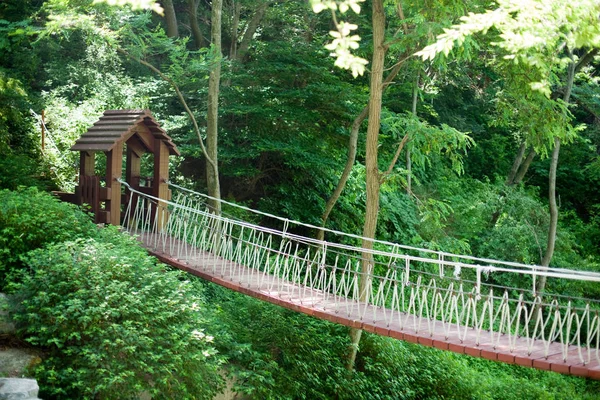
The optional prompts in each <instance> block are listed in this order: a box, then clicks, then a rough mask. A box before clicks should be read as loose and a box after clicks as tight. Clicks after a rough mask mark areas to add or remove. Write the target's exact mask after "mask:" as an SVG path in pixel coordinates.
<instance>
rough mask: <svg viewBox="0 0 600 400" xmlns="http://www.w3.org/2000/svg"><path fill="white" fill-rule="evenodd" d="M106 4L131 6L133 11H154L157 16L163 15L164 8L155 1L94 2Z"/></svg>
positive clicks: (122, 0)
mask: <svg viewBox="0 0 600 400" xmlns="http://www.w3.org/2000/svg"><path fill="white" fill-rule="evenodd" d="M97 3H106V4H108V5H111V6H124V5H129V6H131V8H132V9H133V10H140V9H142V10H152V11H154V12H155V13H157V14H160V15H163V12H164V10H163V8H162V7H161V6H160V4H159V3H158V2H157V1H154V0H94V4H97Z"/></svg>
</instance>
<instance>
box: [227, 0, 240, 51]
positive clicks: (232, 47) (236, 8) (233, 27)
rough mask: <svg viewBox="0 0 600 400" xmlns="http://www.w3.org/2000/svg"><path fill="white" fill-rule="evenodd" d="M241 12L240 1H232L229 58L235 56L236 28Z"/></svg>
mask: <svg viewBox="0 0 600 400" xmlns="http://www.w3.org/2000/svg"><path fill="white" fill-rule="evenodd" d="M241 12H242V3H241V2H239V1H237V2H235V1H234V2H233V20H232V21H231V45H230V46H229V59H230V60H235V59H236V58H237V48H238V29H239V27H240V26H239V25H240V13H241Z"/></svg>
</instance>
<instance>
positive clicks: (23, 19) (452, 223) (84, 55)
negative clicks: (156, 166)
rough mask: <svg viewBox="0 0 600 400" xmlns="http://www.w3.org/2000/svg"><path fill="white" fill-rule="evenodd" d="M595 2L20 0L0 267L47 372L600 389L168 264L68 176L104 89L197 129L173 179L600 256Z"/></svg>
mask: <svg viewBox="0 0 600 400" xmlns="http://www.w3.org/2000/svg"><path fill="white" fill-rule="evenodd" d="M571 3H576V4H571ZM599 13H600V4H599V3H598V2H597V1H593V0H589V1H588V0H586V1H578V2H569V1H565V0H526V1H515V0H498V1H488V0H469V1H458V0H415V1H410V2H409V1H402V0H367V1H364V2H363V1H358V0H350V1H337V2H336V1H318V0H313V1H306V0H299V1H295V0H294V1H292V0H286V1H283V0H225V1H222V0H213V1H208V0H206V1H205V0H162V1H160V2H153V1H143V0H128V1H114V0H113V1H109V0H103V1H102V0H101V1H98V0H96V1H93V0H3V1H2V2H1V3H0V190H1V191H0V256H1V258H2V259H1V260H0V278H1V279H0V289H1V290H2V291H5V292H7V293H10V294H12V296H13V299H14V304H13V305H12V307H13V309H12V313H13V315H14V318H15V320H16V321H17V323H18V324H19V326H20V332H21V335H22V337H23V340H25V341H26V342H27V343H29V345H32V346H37V347H39V348H40V349H42V350H43V352H44V354H45V356H44V357H42V362H41V364H39V365H37V366H34V367H33V370H32V373H33V374H34V376H35V377H36V378H37V379H38V380H39V382H40V386H41V389H42V397H43V398H134V397H136V396H139V394H140V393H142V392H148V393H150V394H151V395H152V397H153V398H194V399H196V398H212V397H213V396H214V394H215V393H217V392H219V391H220V390H221V389H222V388H223V387H224V377H227V378H228V380H229V381H230V382H233V385H234V390H235V391H236V392H238V393H239V394H240V395H244V396H248V398H253V399H263V398H273V399H287V398H294V399H296V398H298V399H317V398H320V399H327V398H332V399H524V398H532V399H533V398H536V399H538V398H539V399H563V398H569V399H577V398H581V399H596V398H600V394H599V393H600V385H599V384H598V383H597V382H595V381H591V380H586V379H583V378H576V377H569V376H562V375H558V374H555V373H550V372H543V371H538V370H534V369H526V368H521V367H517V366H511V365H503V364H498V363H494V362H490V361H486V360H480V359H474V358H470V357H467V356H462V355H457V354H453V353H447V352H441V351H438V350H435V349H430V348H424V347H420V346H417V345H411V344H409V343H405V342H402V341H397V340H393V339H389V338H382V337H378V336H376V335H371V334H368V333H364V334H361V332H360V331H354V330H349V329H348V328H346V327H343V326H338V325H334V324H331V323H328V322H326V321H320V320H316V319H313V318H311V317H308V316H305V315H301V314H296V313H293V312H291V311H288V310H284V309H280V308H278V307H275V306H272V305H269V304H263V303H260V302H258V301H256V300H254V299H251V298H248V297H245V296H242V295H239V294H235V293H231V292H229V291H227V290H226V289H223V288H220V287H216V286H212V285H210V284H207V283H205V282H202V281H201V280H196V279H194V278H192V277H190V276H185V275H184V274H183V273H179V272H176V271H171V270H169V269H168V268H167V267H165V266H163V265H160V264H158V263H157V262H156V260H154V259H152V258H151V257H149V256H147V255H146V254H145V252H144V251H143V250H141V249H139V248H137V247H136V244H135V242H134V241H133V240H132V239H130V238H128V237H126V236H125V235H122V234H120V233H119V232H118V231H117V230H116V229H112V228H106V229H97V228H96V226H95V225H94V224H93V223H92V222H91V220H90V219H89V218H88V216H87V214H86V213H85V212H84V211H82V210H80V209H77V208H76V207H73V206H71V205H67V204H64V203H60V202H59V201H58V200H57V199H56V198H53V197H52V196H51V195H49V194H48V193H47V192H50V191H52V190H62V191H72V190H73V188H74V187H75V185H76V183H77V178H78V177H77V174H78V172H77V171H78V162H79V155H78V153H76V152H72V151H70V150H69V149H70V147H71V146H72V145H73V143H74V142H75V140H76V139H77V138H79V137H80V136H81V134H83V133H84V132H86V130H87V129H88V128H89V127H90V126H91V125H92V124H93V123H94V122H95V121H97V120H98V118H99V117H100V116H101V115H102V113H103V112H104V111H105V110H107V109H149V110H151V112H152V114H153V116H154V117H155V118H156V119H157V120H158V121H160V123H161V126H162V127H163V128H164V129H165V130H166V131H167V132H168V133H169V135H170V136H171V137H172V138H173V141H174V142H175V143H176V145H177V147H178V148H179V150H180V151H181V155H180V156H177V157H171V164H170V171H171V172H170V176H171V179H172V180H173V181H175V182H177V183H178V184H180V185H183V186H186V187H188V188H191V189H195V190H198V191H202V192H206V193H208V194H210V195H212V196H213V197H215V198H222V199H226V200H229V201H233V202H236V203H239V204H243V205H246V206H248V207H251V208H255V209H259V210H262V211H264V212H268V213H273V214H276V215H280V216H282V217H286V218H289V219H293V220H298V221H303V222H306V223H310V224H313V225H315V226H325V227H327V228H330V229H335V230H339V231H344V232H348V233H352V234H356V235H362V236H364V237H370V238H373V237H376V238H378V239H382V240H387V241H390V242H397V243H402V244H405V245H411V246H416V247H423V248H429V249H434V250H438V249H439V250H444V251H446V252H450V253H458V254H466V255H475V256H478V257H486V258H493V259H501V260H507V261H514V262H520V263H524V264H537V265H542V266H554V267H564V268H571V269H579V270H588V271H599V272H600V246H599V244H600V191H599V190H598V187H599V185H600V150H599V146H600V90H599V81H598V77H597V73H596V71H597V70H596V68H597V67H598V66H599V65H600V55H599V54H598V49H600V23H598V18H597V15H598V14H599ZM464 16H467V17H464ZM332 56H333V57H332ZM340 66H341V67H343V68H339V67H340ZM344 68H345V69H344ZM42 138H43V139H42ZM144 167H147V166H144V165H143V168H144ZM97 168H102V166H97ZM212 206H213V208H215V209H216V210H217V212H218V210H219V205H218V203H217V202H215V203H214V204H212ZM301 233H302V234H305V235H312V236H315V237H319V238H325V239H327V235H326V234H325V233H324V232H323V231H319V230H314V231H306V232H301ZM323 235H324V236H323ZM364 245H365V246H369V245H371V246H372V242H369V241H366V242H365V243H364ZM116 259H118V260H116ZM119 260H120V261H119ZM537 284H538V285H539V286H540V287H539V288H538V289H539V290H540V291H542V292H543V291H544V285H545V282H538V283H537ZM99 288H102V289H99ZM576 291H577V293H579V294H580V295H581V296H583V297H587V298H591V299H599V298H600V286H598V285H597V284H594V283H590V284H581V286H580V287H578V288H576ZM132 293H135V294H136V295H132ZM167 304H168V305H169V306H168V307H167V306H166V305H167ZM174 310H176V311H174ZM108 321H116V322H114V323H112V322H111V323H109V322H108ZM189 332H193V335H194V337H195V339H196V340H195V341H190V340H188V339H187V336H186V335H188V336H189ZM349 349H354V351H350V352H351V353H352V354H350V355H348V352H349ZM133 355H135V357H133ZM349 360H350V361H349ZM349 362H350V364H351V365H350V368H349V365H348V363H349Z"/></svg>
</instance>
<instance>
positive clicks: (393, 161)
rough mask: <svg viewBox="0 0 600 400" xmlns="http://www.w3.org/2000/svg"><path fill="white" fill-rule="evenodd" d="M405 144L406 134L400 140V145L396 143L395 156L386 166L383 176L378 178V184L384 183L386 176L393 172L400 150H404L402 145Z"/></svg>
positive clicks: (406, 140)
mask: <svg viewBox="0 0 600 400" xmlns="http://www.w3.org/2000/svg"><path fill="white" fill-rule="evenodd" d="M406 142H408V133H407V134H406V135H404V137H403V138H402V140H401V141H400V143H398V148H397V149H396V154H394V158H393V159H392V161H391V162H390V165H389V166H388V169H387V171H385V172H384V173H383V174H381V177H380V178H379V182H380V183H383V182H385V180H386V179H387V178H388V176H389V175H390V174H391V173H392V171H393V170H394V166H395V165H396V163H397V162H398V157H400V153H402V149H403V148H404V145H406Z"/></svg>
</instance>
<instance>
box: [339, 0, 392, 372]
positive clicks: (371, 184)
mask: <svg viewBox="0 0 600 400" xmlns="http://www.w3.org/2000/svg"><path fill="white" fill-rule="evenodd" d="M372 20H373V59H372V63H371V83H370V88H369V90H370V93H369V125H368V127H367V144H366V150H367V152H366V174H367V182H366V183H367V204H366V210H365V225H364V228H363V237H364V239H363V241H362V247H363V249H364V251H363V253H362V262H361V271H360V272H361V276H360V288H359V293H360V301H367V300H368V298H369V291H370V287H371V274H372V270H373V254H372V252H371V250H372V249H373V240H372V239H373V238H375V231H376V229H377V217H378V215H379V188H380V180H379V178H380V174H379V167H378V164H377V147H378V144H379V128H380V120H381V98H382V93H383V67H384V58H385V52H386V48H385V46H384V40H385V12H384V8H383V0H373V17H372ZM369 239H371V240H369ZM361 335H362V331H361V330H360V329H354V328H352V329H351V330H350V339H351V341H352V343H351V345H350V354H349V356H348V360H347V361H348V362H347V369H348V370H349V371H352V370H354V362H355V360H356V354H357V352H358V345H359V343H360V337H361Z"/></svg>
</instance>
